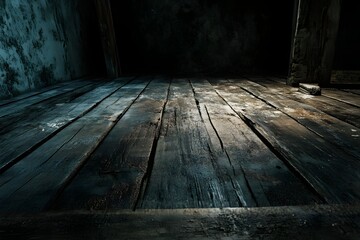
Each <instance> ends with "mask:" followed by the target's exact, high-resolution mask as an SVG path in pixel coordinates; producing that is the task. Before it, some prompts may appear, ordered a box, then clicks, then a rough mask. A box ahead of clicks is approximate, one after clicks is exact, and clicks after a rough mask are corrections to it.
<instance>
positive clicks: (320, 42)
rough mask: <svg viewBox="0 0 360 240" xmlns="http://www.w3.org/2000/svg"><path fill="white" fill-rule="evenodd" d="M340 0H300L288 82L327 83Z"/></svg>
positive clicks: (295, 83)
mask: <svg viewBox="0 0 360 240" xmlns="http://www.w3.org/2000/svg"><path fill="white" fill-rule="evenodd" d="M339 19H340V0H319V1H311V0H299V4H298V12H297V23H296V26H295V36H294V39H293V46H292V50H291V63H290V74H289V78H288V81H287V84H289V85H292V86H298V84H299V83H319V84H320V86H326V85H329V84H330V77H331V70H332V63H333V59H334V53H335V41H336V36H337V32H338V27H339Z"/></svg>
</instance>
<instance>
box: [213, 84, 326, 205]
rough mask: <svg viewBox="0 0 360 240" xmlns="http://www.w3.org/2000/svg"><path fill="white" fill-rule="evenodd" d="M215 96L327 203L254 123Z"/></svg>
mask: <svg viewBox="0 0 360 240" xmlns="http://www.w3.org/2000/svg"><path fill="white" fill-rule="evenodd" d="M215 91H216V93H217V95H218V96H219V97H221V98H222V99H223V100H224V101H225V102H226V104H227V105H228V106H229V107H230V108H231V109H232V110H233V111H234V113H235V114H237V115H238V116H239V117H240V118H241V119H242V120H243V121H244V123H245V124H246V125H247V126H248V127H249V128H250V129H251V130H252V131H253V132H254V133H255V134H256V135H257V136H258V137H259V139H260V140H261V141H262V142H263V143H264V144H265V145H266V146H267V147H268V148H269V150H270V151H271V152H272V153H274V154H275V156H276V157H278V158H279V159H280V160H281V161H282V162H283V163H284V164H285V165H286V166H287V167H288V169H289V170H290V171H291V172H292V173H293V174H294V175H295V176H297V177H298V178H299V179H300V181H302V182H303V183H304V184H305V186H306V187H307V188H308V189H309V190H310V191H311V192H312V193H314V194H315V195H316V196H317V197H318V198H319V199H320V200H321V202H322V203H327V201H326V199H325V198H324V197H323V196H322V195H321V194H320V193H319V192H318V191H317V190H316V188H315V187H314V186H313V185H312V184H311V183H310V182H309V181H308V180H307V179H306V178H305V177H304V176H303V175H302V174H301V173H300V172H299V171H298V170H297V169H296V168H295V167H294V166H292V164H290V162H289V161H288V160H287V158H286V157H285V156H284V155H283V154H282V153H281V152H280V151H278V150H277V148H276V147H275V146H273V145H272V144H271V142H270V141H268V140H267V139H266V137H265V136H264V135H263V134H262V133H261V132H260V131H259V130H258V129H256V127H255V125H256V123H254V122H253V121H251V119H249V118H247V117H246V116H245V115H243V114H242V113H239V112H237V111H236V110H235V109H234V108H233V107H232V106H231V105H230V104H229V103H228V102H227V101H226V99H224V98H223V97H222V96H221V95H220V93H219V92H218V91H217V90H215Z"/></svg>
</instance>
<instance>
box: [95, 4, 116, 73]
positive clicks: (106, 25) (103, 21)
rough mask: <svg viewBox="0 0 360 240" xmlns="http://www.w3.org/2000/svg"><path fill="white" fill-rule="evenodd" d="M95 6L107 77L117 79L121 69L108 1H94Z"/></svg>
mask: <svg viewBox="0 0 360 240" xmlns="http://www.w3.org/2000/svg"><path fill="white" fill-rule="evenodd" d="M95 6H96V11H97V15H98V21H99V26H100V34H101V41H102V47H103V52H104V57H105V65H106V71H107V76H108V77H118V76H119V75H120V74H121V68H120V60H119V52H118V49H117V44H116V36H115V30H114V22H113V18H112V12H111V5H110V0H95Z"/></svg>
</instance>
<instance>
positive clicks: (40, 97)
mask: <svg viewBox="0 0 360 240" xmlns="http://www.w3.org/2000/svg"><path fill="white" fill-rule="evenodd" d="M86 84H89V82H86V81H85V82H84V81H78V82H75V83H73V84H70V85H65V86H62V87H59V88H55V89H51V90H49V91H46V92H42V93H40V94H37V95H33V96H31V97H29V98H26V99H23V100H21V101H17V102H14V103H10V104H6V105H4V106H1V107H0V118H3V117H5V116H8V115H10V114H14V113H16V112H20V111H23V110H26V108H28V107H30V106H32V105H34V104H38V103H41V102H43V101H46V100H49V99H54V98H55V97H57V96H60V95H62V94H65V93H67V92H70V91H73V90H75V89H77V88H79V87H82V86H85V85H86Z"/></svg>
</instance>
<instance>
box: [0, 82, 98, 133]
mask: <svg viewBox="0 0 360 240" xmlns="http://www.w3.org/2000/svg"><path fill="white" fill-rule="evenodd" d="M101 84H103V83H101V82H96V83H95V82H94V83H89V84H86V85H85V86H83V87H80V88H76V89H74V90H72V91H69V92H67V93H64V94H61V95H60V96H57V97H53V98H50V99H48V100H44V101H41V102H40V103H38V104H34V105H31V106H29V107H26V108H25V109H23V110H22V111H19V112H15V113H13V114H10V115H7V116H4V117H1V118H0V135H3V134H5V133H7V132H10V131H12V130H14V129H16V128H17V127H18V126H19V125H21V124H24V123H25V124H26V122H28V121H33V120H34V119H36V118H39V117H40V116H41V115H43V114H46V113H47V112H48V111H51V110H53V109H55V108H57V107H58V106H59V105H62V104H66V103H68V102H71V101H72V100H74V99H76V98H78V97H80V96H81V95H83V94H85V93H87V92H89V91H91V90H93V89H94V88H96V87H98V86H99V85H101Z"/></svg>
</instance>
